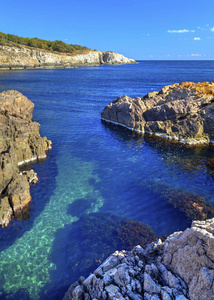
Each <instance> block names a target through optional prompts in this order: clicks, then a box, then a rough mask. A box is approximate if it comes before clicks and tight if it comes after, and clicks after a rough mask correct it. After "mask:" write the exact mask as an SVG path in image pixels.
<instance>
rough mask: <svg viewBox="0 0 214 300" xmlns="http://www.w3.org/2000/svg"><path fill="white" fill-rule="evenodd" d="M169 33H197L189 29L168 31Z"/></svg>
mask: <svg viewBox="0 0 214 300" xmlns="http://www.w3.org/2000/svg"><path fill="white" fill-rule="evenodd" d="M167 32H169V33H186V32H195V30H189V29H179V30H167Z"/></svg>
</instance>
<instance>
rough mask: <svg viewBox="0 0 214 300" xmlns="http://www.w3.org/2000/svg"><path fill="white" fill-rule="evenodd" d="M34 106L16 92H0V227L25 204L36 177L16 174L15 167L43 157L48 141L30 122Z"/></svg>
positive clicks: (30, 174) (36, 126)
mask: <svg viewBox="0 0 214 300" xmlns="http://www.w3.org/2000/svg"><path fill="white" fill-rule="evenodd" d="M33 108H34V104H33V103H32V102H31V101H30V100H29V99H28V98H27V97H25V96H23V95H22V94H21V93H19V92H17V91H7V92H2V93H0V166H1V167H0V178H1V181H0V225H2V226H7V225H8V224H9V222H10V220H11V219H12V218H13V217H16V215H17V212H18V211H22V210H23V209H24V207H25V206H26V205H28V204H29V202H30V200H31V197H30V192H29V189H30V184H32V183H36V181H37V176H36V174H35V173H34V172H33V171H31V172H29V171H28V172H27V173H26V172H25V173H24V172H22V173H19V167H18V166H19V165H22V164H25V163H28V162H30V161H34V160H37V159H40V158H44V157H46V152H47V150H48V149H50V148H51V141H49V140H48V139H47V138H46V137H41V136H40V134H39V127H40V125H39V124H38V123H37V122H34V121H33Z"/></svg>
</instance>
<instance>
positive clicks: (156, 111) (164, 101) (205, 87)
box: [101, 82, 214, 144]
mask: <svg viewBox="0 0 214 300" xmlns="http://www.w3.org/2000/svg"><path fill="white" fill-rule="evenodd" d="M213 102H214V82H211V83H209V82H202V83H193V82H183V83H180V84H179V83H175V84H172V85H169V86H165V87H164V88H163V89H162V90H161V91H159V92H153V93H148V94H147V95H146V96H144V97H142V98H140V97H137V98H135V99H132V98H130V97H127V96H123V97H119V98H117V99H116V100H114V101H113V102H112V103H110V104H109V105H107V106H106V107H105V108H104V110H103V111H102V113H101V118H102V120H104V121H107V122H111V123H114V124H118V125H121V126H124V127H127V128H128V129H131V130H135V131H139V132H142V133H145V132H146V133H149V134H155V135H157V136H161V137H164V138H170V139H174V140H179V141H180V142H182V143H187V144H199V143H209V142H213V141H214V130H213V128H214V104H213Z"/></svg>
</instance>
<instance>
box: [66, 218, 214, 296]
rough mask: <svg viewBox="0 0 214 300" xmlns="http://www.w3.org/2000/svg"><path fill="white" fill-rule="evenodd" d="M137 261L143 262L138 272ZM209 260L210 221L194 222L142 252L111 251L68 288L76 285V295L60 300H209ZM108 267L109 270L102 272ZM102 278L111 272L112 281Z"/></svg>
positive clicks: (213, 237)
mask: <svg viewBox="0 0 214 300" xmlns="http://www.w3.org/2000/svg"><path fill="white" fill-rule="evenodd" d="M124 257H125V260H126V263H124ZM113 258H114V259H113ZM112 259H113V262H114V263H113V264H112V267H111V264H110V263H109V262H111V261H112ZM139 259H140V260H142V261H143V264H142V265H141V267H140V268H139V266H138V263H139V261H140V260H139ZM213 261H214V218H213V219H210V220H207V221H194V222H193V223H192V227H191V228H188V229H186V230H185V231H184V232H179V233H174V234H172V235H170V236H169V237H168V238H167V239H166V241H165V242H163V243H162V242H161V241H160V240H159V241H157V242H155V243H151V244H150V245H148V246H147V248H146V249H143V248H142V247H140V246H137V247H135V248H134V249H133V250H132V251H123V252H118V251H116V252H115V253H114V254H112V255H111V256H110V257H109V258H108V259H107V260H106V261H105V262H104V263H103V264H101V266H100V267H99V268H98V269H97V270H96V271H95V272H94V274H91V275H90V276H89V277H88V278H87V279H86V280H85V281H84V283H83V285H82V283H76V285H75V284H73V285H72V286H75V288H76V287H77V286H78V295H77V296H76V294H75V293H76V291H77V288H76V291H75V292H71V287H70V289H69V291H68V292H67V294H66V295H65V297H64V300H70V299H73V300H76V299H90V300H92V299H100V300H102V299H121V300H122V299H133V300H139V299H140V300H141V299H149V300H157V299H161V300H171V299H176V300H186V299H190V300H205V299H206V300H207V299H214V263H213ZM107 265H108V266H109V267H110V269H109V267H108V268H107V269H108V270H106V271H104V267H106V266H107ZM98 270H102V275H101V273H100V271H99V272H98ZM111 272H112V273H111ZM107 274H108V276H109V277H110V275H109V274H111V282H108V281H105V280H104V278H105V276H106V275H107ZM79 291H82V295H81V294H80V293H79ZM85 293H87V298H84V297H85ZM78 297H79V298H78ZM81 297H82V298H81Z"/></svg>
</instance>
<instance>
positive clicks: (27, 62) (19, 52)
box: [0, 45, 136, 69]
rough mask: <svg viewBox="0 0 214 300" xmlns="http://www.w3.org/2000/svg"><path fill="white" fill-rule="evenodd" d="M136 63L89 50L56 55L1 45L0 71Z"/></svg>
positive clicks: (24, 47) (121, 56)
mask: <svg viewBox="0 0 214 300" xmlns="http://www.w3.org/2000/svg"><path fill="white" fill-rule="evenodd" d="M130 63H136V62H135V60H133V59H129V58H127V57H125V56H123V55H121V54H117V53H114V52H100V51H96V50H94V51H93V50H87V51H84V52H83V53H82V54H73V55H72V54H67V53H56V52H51V51H47V50H42V49H36V48H34V49H32V48H31V47H27V46H22V45H20V47H19V48H18V47H16V46H3V45H0V69H26V68H53V67H54V68H73V67H76V66H82V65H88V66H90V65H100V64H130Z"/></svg>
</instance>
